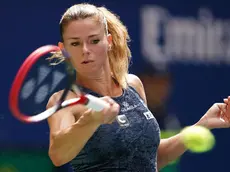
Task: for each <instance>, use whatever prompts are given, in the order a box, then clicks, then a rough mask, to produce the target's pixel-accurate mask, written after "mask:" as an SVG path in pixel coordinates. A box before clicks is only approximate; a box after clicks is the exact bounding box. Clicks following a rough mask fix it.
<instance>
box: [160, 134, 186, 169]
mask: <svg viewBox="0 0 230 172" xmlns="http://www.w3.org/2000/svg"><path fill="white" fill-rule="evenodd" d="M180 137H181V134H177V135H175V136H173V137H170V138H167V139H161V142H160V145H159V148H158V157H157V162H158V168H159V169H161V168H162V167H164V166H165V165H167V164H168V163H169V162H171V161H173V160H175V159H177V158H178V157H179V156H181V155H182V154H183V153H184V152H185V151H186V150H187V149H186V148H185V146H184V144H183V143H182V141H181V139H180Z"/></svg>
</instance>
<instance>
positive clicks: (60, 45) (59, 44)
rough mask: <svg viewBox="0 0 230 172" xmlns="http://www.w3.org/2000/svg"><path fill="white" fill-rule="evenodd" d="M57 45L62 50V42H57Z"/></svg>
mask: <svg viewBox="0 0 230 172" xmlns="http://www.w3.org/2000/svg"><path fill="white" fill-rule="evenodd" d="M58 47H59V48H60V49H61V50H62V49H64V44H63V43H62V42H58Z"/></svg>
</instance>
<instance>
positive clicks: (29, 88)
mask: <svg viewBox="0 0 230 172" xmlns="http://www.w3.org/2000/svg"><path fill="white" fill-rule="evenodd" d="M56 51H60V48H59V47H58V46H54V45H46V46H42V47H40V48H38V49H37V50H35V51H34V52H32V53H31V54H30V55H29V56H28V57H27V58H26V60H25V61H24V62H23V64H22V65H21V67H20V68H19V70H18V72H17V75H16V76H15V78H14V81H13V84H12V87H11V90H10V94H9V107H10V110H11V112H12V114H13V116H14V117H16V118H17V119H18V120H20V121H22V122H25V123H35V122H40V121H43V120H45V119H47V118H48V117H50V116H51V115H53V114H54V113H55V112H57V111H58V110H59V109H61V108H65V107H67V106H72V105H76V104H82V105H85V106H87V107H88V108H91V109H93V110H95V111H101V110H103V108H105V107H106V106H108V104H107V103H106V102H104V101H103V100H101V99H99V98H98V97H95V96H93V95H90V94H84V93H83V92H82V91H81V89H80V88H79V87H78V86H77V84H76V82H75V80H76V75H75V71H74V70H73V69H72V68H71V67H69V65H67V64H66V63H65V62H64V63H61V64H58V65H53V66H52V65H50V61H49V60H47V57H48V55H50V53H51V52H56ZM62 54H63V55H64V56H66V57H65V58H68V57H67V56H68V55H67V54H66V53H65V52H63V53H62ZM63 87H64V88H65V89H64V91H63V93H62V95H61V97H60V99H59V100H58V101H57V103H56V104H55V105H54V106H53V107H51V108H49V109H47V110H45V109H46V104H47V102H48V99H49V97H50V96H51V95H52V94H53V93H54V92H56V91H58V90H60V89H61V88H63ZM69 90H72V91H74V92H75V93H76V94H77V95H79V97H77V98H74V99H69V100H65V98H66V96H67V94H68V92H69ZM44 110H45V111H44Z"/></svg>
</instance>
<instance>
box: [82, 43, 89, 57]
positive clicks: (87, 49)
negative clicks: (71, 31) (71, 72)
mask: <svg viewBox="0 0 230 172" xmlns="http://www.w3.org/2000/svg"><path fill="white" fill-rule="evenodd" d="M82 52H83V55H88V54H89V46H88V44H87V43H84V44H83V46H82Z"/></svg>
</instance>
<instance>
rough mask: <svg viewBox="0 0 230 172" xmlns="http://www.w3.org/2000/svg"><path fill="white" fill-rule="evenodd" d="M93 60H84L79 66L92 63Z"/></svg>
mask: <svg viewBox="0 0 230 172" xmlns="http://www.w3.org/2000/svg"><path fill="white" fill-rule="evenodd" d="M92 62H93V60H84V61H83V62H82V63H81V64H88V63H92Z"/></svg>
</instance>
